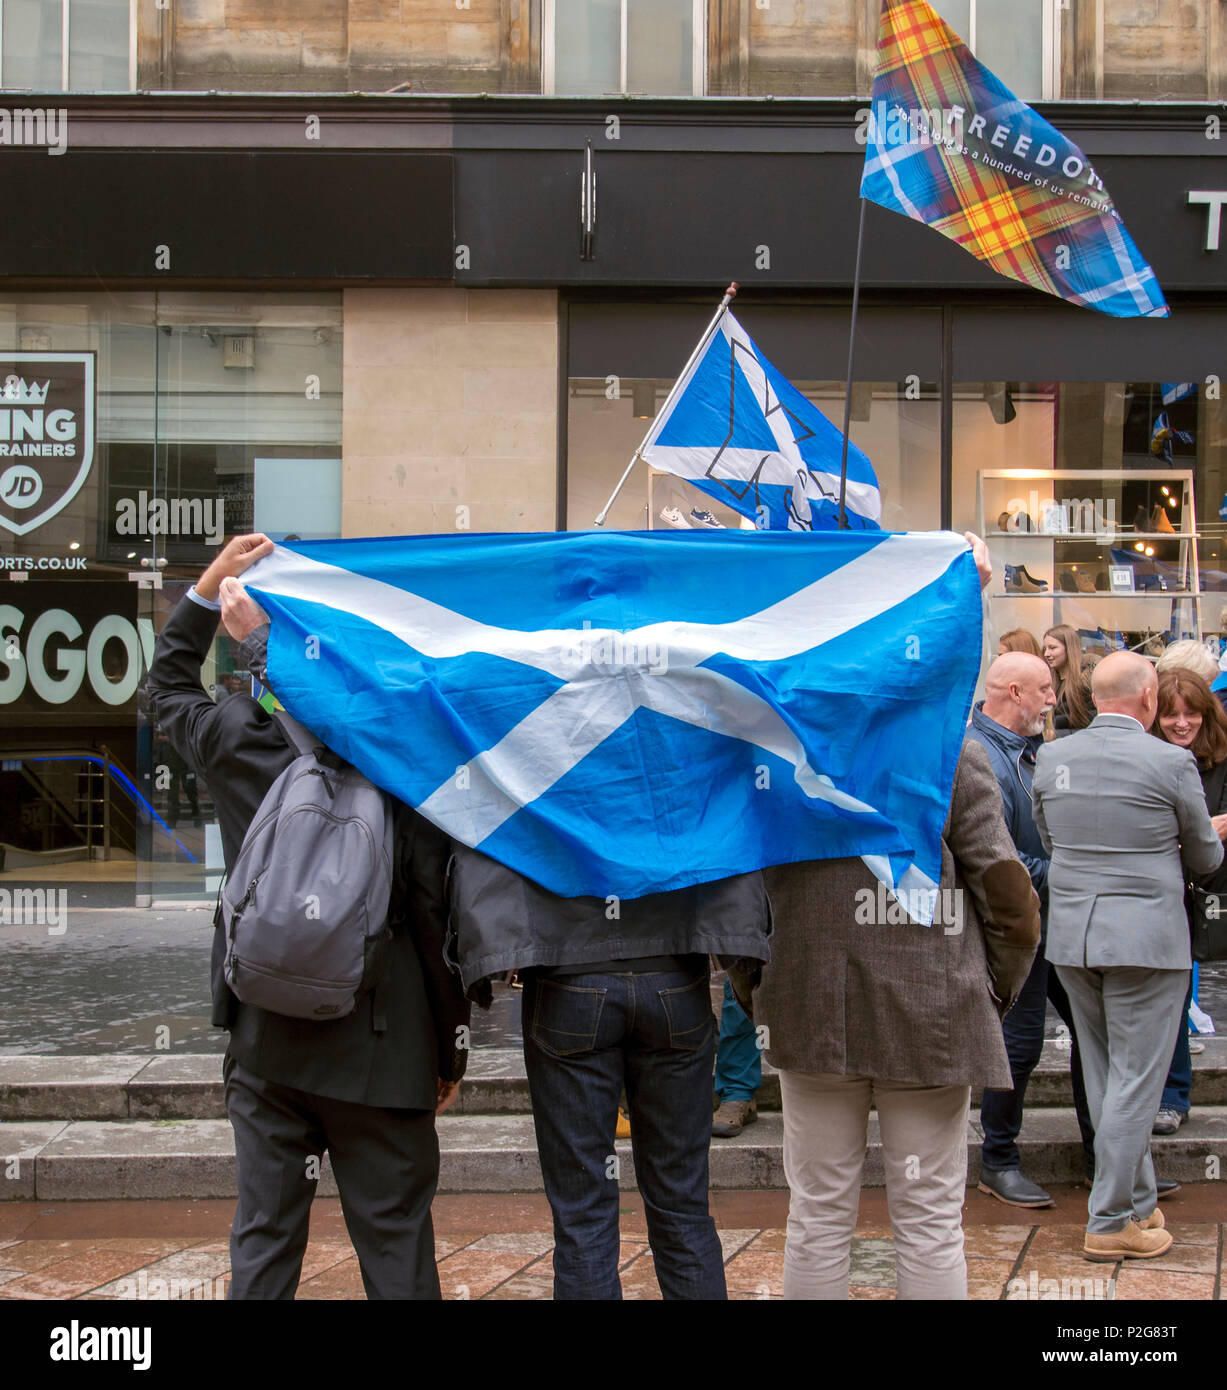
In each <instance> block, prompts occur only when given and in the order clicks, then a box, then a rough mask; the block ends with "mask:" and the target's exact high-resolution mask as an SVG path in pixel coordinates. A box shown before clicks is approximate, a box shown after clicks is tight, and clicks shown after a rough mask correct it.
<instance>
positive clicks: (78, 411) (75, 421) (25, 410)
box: [0, 352, 94, 536]
mask: <svg viewBox="0 0 1227 1390" xmlns="http://www.w3.org/2000/svg"><path fill="white" fill-rule="evenodd" d="M93 462H94V354H93V353H92V352H9V353H3V354H0V526H5V527H7V528H8V529H9V530H10V531H12V532H14V533H15V534H16V535H18V536H24V535H25V534H26V533H27V532H29V531H33V530H34V529H35V527H38V526H41V525H42V524H43V522H45V521H49V520H50V519H51V518H52V517H53V516H55V515H56V513H57V512H60V511H63V509H64V508H65V507H66V506H67V505H68V504H69V503H70V502H71V501H72V499H73V498H74V497H75V496H76V495H77V493H78V492H80V491H81V488H82V486H83V484H84V483H85V480H86V478H87V477H88V476H89V471H90V468H91V467H92V465H93Z"/></svg>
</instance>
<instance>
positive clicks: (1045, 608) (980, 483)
mask: <svg viewBox="0 0 1227 1390" xmlns="http://www.w3.org/2000/svg"><path fill="white" fill-rule="evenodd" d="M976 489H977V497H976V503H977V520H978V521H979V522H980V524H981V526H982V527H983V530H982V531H981V532H980V534H981V535H982V536H984V538H985V540H986V541H987V542H988V545H989V549H990V551H991V552H992V557H993V565H994V571H995V574H994V579H995V582H994V584H993V585H992V586H991V588H990V591H989V599H990V612H991V615H992V623H993V627H994V628H995V629H996V631H998V632H1004V631H1006V630H1008V629H1010V628H1012V627H1024V628H1027V629H1028V630H1029V631H1032V632H1034V633H1035V635H1036V636H1037V637H1038V636H1040V635H1041V634H1042V633H1043V632H1044V631H1046V630H1047V629H1048V628H1050V627H1056V626H1059V625H1063V624H1067V625H1069V626H1071V627H1074V628H1076V629H1077V630H1078V631H1079V632H1080V633H1081V635H1082V641H1083V646H1084V648H1085V649H1086V650H1088V651H1103V650H1114V649H1118V648H1120V647H1122V646H1123V647H1138V646H1142V645H1143V644H1144V643H1147V642H1148V640H1149V639H1150V638H1152V637H1156V636H1158V637H1161V636H1162V635H1164V634H1166V636H1167V637H1168V638H1169V639H1175V638H1178V637H1194V636H1200V633H1201V626H1202V624H1201V611H1200V605H1201V597H1202V595H1201V573H1200V570H1199V567H1198V544H1197V543H1198V541H1199V540H1201V539H1202V537H1201V535H1200V534H1199V533H1198V531H1197V529H1196V512H1195V510H1194V506H1193V475H1192V473H1191V472H1189V471H1181V470H1177V469H1165V470H1162V471H1159V470H1156V471H1153V472H1150V471H1136V472H1135V471H1124V470H1116V471H1109V470H1106V469H1097V470H1090V469H1080V470H1030V469H1028V470H994V469H986V470H983V471H981V472H980V473H979V474H978V475H977V483H976ZM1006 517H1010V518H1013V519H1014V521H1013V523H1012V524H1011V525H1009V526H1007V527H1003V526H1002V525H1000V524H998V523H999V522H1000V521H1002V520H1003V519H1005V518H1006ZM1128 517H1133V518H1134V519H1135V521H1136V522H1137V527H1135V526H1131V525H1128V524H1126V518H1128ZM1159 519H1166V523H1167V525H1168V526H1170V528H1171V529H1170V530H1168V529H1156V522H1157V521H1158V520H1159ZM1016 525H1021V527H1022V529H1021V530H1020V529H1016ZM1138 528H1141V529H1138Z"/></svg>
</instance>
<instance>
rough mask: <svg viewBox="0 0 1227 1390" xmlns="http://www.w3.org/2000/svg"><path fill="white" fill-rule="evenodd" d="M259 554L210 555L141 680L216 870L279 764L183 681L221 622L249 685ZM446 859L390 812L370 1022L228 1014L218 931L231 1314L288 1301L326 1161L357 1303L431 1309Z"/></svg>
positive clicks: (451, 1054)
mask: <svg viewBox="0 0 1227 1390" xmlns="http://www.w3.org/2000/svg"><path fill="white" fill-rule="evenodd" d="M271 549H272V542H271V541H270V540H268V538H267V537H265V536H261V535H250V536H239V537H236V538H235V539H234V540H232V541H231V542H230V543H229V544H228V545H227V546H226V547H225V549H224V550H223V551H222V552H221V553H220V554H219V555H218V557H217V559H216V560H214V562H213V563H212V564H211V565H210V566H209V568H208V569H207V570H206V571H205V573H204V574H203V575H202V576H201V578H200V580H199V581H198V582H197V584H196V585H195V587H194V589H191V590H189V591H188V593H187V595H186V596H185V597H184V598H183V599H182V600H181V602H180V603H179V604H178V606H177V607H176V608H175V610H174V612H173V613H172V614H171V616H170V618H169V619H168V621H167V623H166V626H165V627H164V629H163V630H162V633H161V635H160V636H159V638H158V643H157V648H156V651H155V653H154V660H153V664H152V666H151V668H150V672H149V679H148V691H149V694H150V697H151V700H152V702H153V706H154V710H155V713H156V717H157V720H158V723H159V724H160V726H161V728H162V730H163V731H164V732H165V733H166V735H167V737H168V738H169V740H170V742H171V744H172V745H173V746H174V747H175V748H176V749H177V750H178V752H179V753H180V755H181V756H182V757H183V758H184V759H185V760H186V761H187V763H188V765H189V766H190V767H192V768H193V769H194V770H195V771H196V773H197V774H198V776H199V777H201V778H203V779H204V780H205V781H206V782H207V784H208V787H209V791H210V793H211V795H212V799H213V802H214V805H215V806H216V808H217V818H218V822H219V826H220V830H221V839H222V850H223V854H224V856H225V861H226V865H227V867H229V866H230V865H231V864H233V863H234V860H235V858H236V857H237V855H238V852H239V849H240V847H241V845H242V842H243V837H244V835H245V833H246V831H247V827H248V825H249V824H250V822H251V820H252V817H253V816H254V815H255V813H256V810H257V809H258V807H259V805H260V803H261V801H262V800H263V798H264V795H265V793H266V792H267V791H268V789H269V788H270V787H271V786H272V784H273V782H274V781H275V780H276V778H277V776H278V775H279V774H280V773H281V772H282V771H283V770H284V769H285V768H286V767H288V766H289V764H290V763H291V762H292V761H293V760H294V757H295V754H294V752H293V750H292V749H291V747H290V746H289V744H288V742H287V741H286V738H285V736H284V735H283V734H282V732H281V729H280V726H279V725H278V724H277V723H276V721H275V720H274V719H273V718H272V717H271V716H270V715H269V714H268V713H267V712H266V711H265V710H264V709H263V708H262V707H261V706H260V705H259V704H258V703H257V702H256V701H255V700H253V699H251V698H250V697H249V696H246V695H235V696H231V697H229V698H227V699H223V700H222V701H220V702H219V703H216V704H215V703H214V702H213V700H212V699H211V698H210V697H209V696H208V695H207V694H206V693H205V691H204V689H203V687H202V685H201V679H200V669H201V664H202V663H203V661H204V660H205V658H206V657H207V655H208V653H209V651H210V649H211V648H212V645H213V639H214V637H215V636H216V632H217V622H218V617H219V614H220V615H221V616H222V618H223V620H224V621H225V623H226V627H227V631H228V632H229V633H230V635H231V636H232V637H234V638H236V639H237V640H241V641H242V642H243V654H244V657H245V659H246V660H247V662H248V664H249V665H250V666H251V667H252V669H254V670H257V671H258V672H260V673H261V674H262V670H263V655H262V654H263V647H264V634H266V632H267V626H266V619H265V618H264V615H263V613H262V612H261V610H260V609H259V608H258V607H257V606H256V604H255V603H254V602H253V601H252V600H251V599H249V598H248V597H247V596H246V595H245V593H244V592H243V590H242V588H241V586H239V585H238V584H237V583H236V582H235V581H236V580H237V576H238V575H240V574H242V573H243V572H244V571H245V570H246V569H247V568H248V567H249V566H250V565H252V564H254V563H255V561H256V560H258V559H260V558H261V557H262V556H264V555H266V554H268V552H269V551H270V550H271ZM227 581H229V582H227ZM447 851H448V842H447V840H446V838H445V837H444V836H443V835H442V834H441V833H440V832H438V831H436V830H435V829H434V827H433V826H431V825H429V824H428V823H427V822H425V821H423V820H422V818H421V817H420V816H418V815H416V813H414V812H412V811H410V810H409V809H408V808H407V807H403V806H400V807H398V809H397V821H396V865H395V880H394V884H393V893H392V902H391V905H390V908H389V922H390V924H391V927H392V946H391V949H390V951H389V960H388V965H387V968H386V971H385V974H384V977H383V979H382V981H381V982H380V995H381V1001H382V1008H381V1009H380V1011H379V1012H380V1014H381V1015H382V1017H377V1016H376V1013H375V1010H374V1007H373V1000H372V997H371V995H370V994H367V995H363V996H361V997H360V998H359V999H358V1001H357V1007H356V1008H355V1009H354V1011H353V1013H351V1014H350V1015H348V1016H347V1017H345V1018H341V1019H336V1020H332V1021H329V1022H326V1023H317V1022H313V1021H310V1020H307V1019H297V1018H288V1017H285V1016H283V1015H280V1014H274V1013H269V1012H266V1011H265V1010H263V1009H259V1008H256V1007H255V1006H254V1005H249V1004H243V1003H241V1002H240V1001H239V1000H238V999H237V998H236V997H235V996H234V994H233V993H232V992H231V991H230V989H229V988H228V987H227V985H226V982H225V979H224V976H223V973H222V965H223V959H224V954H225V940H224V936H223V934H222V930H221V926H220V921H219V924H218V926H217V930H216V933H215V936H214V941H213V960H212V986H213V1022H214V1024H216V1025H217V1026H219V1027H223V1028H228V1029H229V1030H230V1045H229V1048H228V1049H227V1052H226V1061H225V1093H226V1110H227V1114H228V1115H229V1117H230V1122H231V1124H232V1125H233V1127H234V1137H235V1153H236V1161H237V1178H238V1189H239V1199H238V1207H237V1209H236V1211H235V1218H234V1225H233V1227H232V1229H231V1236H230V1257H231V1285H230V1296H231V1297H232V1298H258V1299H286V1298H293V1296H294V1292H295V1290H296V1289H297V1287H298V1280H299V1275H300V1272H301V1268H302V1258H303V1253H304V1251H305V1250H306V1245H307V1231H308V1220H309V1215H310V1207H311V1201H312V1198H313V1197H314V1195H315V1187H316V1180H317V1178H318V1174H319V1165H320V1162H321V1161H322V1157H323V1154H324V1151H325V1150H327V1151H328V1152H329V1154H330V1155H331V1158H332V1167H333V1172H334V1174H335V1175H336V1179H337V1187H338V1190H339V1193H340V1197H341V1205H342V1209H343V1210H344V1213H345V1221H346V1225H347V1227H348V1229H349V1233H350V1237H351V1238H352V1240H353V1243H354V1247H355V1249H356V1250H357V1252H358V1259H359V1263H360V1265H361V1268H362V1279H363V1284H364V1286H365V1288H366V1292H367V1296H368V1298H436V1299H437V1298H439V1297H440V1291H439V1279H438V1273H437V1270H436V1268H435V1260H434V1232H433V1228H432V1226H431V1219H430V1204H431V1200H432V1198H433V1196H434V1191H435V1186H436V1183H437V1180H438V1171H439V1147H438V1139H437V1136H436V1134H435V1115H436V1114H438V1113H441V1112H442V1111H443V1110H445V1109H446V1108H447V1106H448V1105H449V1104H451V1102H452V1100H453V1099H454V1097H455V1093H456V1089H457V1085H458V1083H459V1080H460V1077H461V1075H462V1074H463V1072H464V1067H465V1062H466V1061H467V1058H468V1052H467V1023H468V1017H469V1014H468V1006H467V1004H466V1003H465V1002H464V999H463V995H462V992H461V989H460V985H459V981H458V980H457V978H456V977H455V976H454V975H452V974H451V972H450V971H449V970H448V968H447V966H446V964H445V962H444V957H443V941H444V934H445V927H446V922H445V913H444V910H443V873H444V867H445V865H446V862H447Z"/></svg>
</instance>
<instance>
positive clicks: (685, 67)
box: [541, 0, 707, 96]
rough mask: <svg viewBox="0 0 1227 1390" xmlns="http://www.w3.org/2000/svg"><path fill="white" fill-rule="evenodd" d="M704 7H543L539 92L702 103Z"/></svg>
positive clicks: (575, 1) (651, 0)
mask: <svg viewBox="0 0 1227 1390" xmlns="http://www.w3.org/2000/svg"><path fill="white" fill-rule="evenodd" d="M706 8H707V7H706V4H705V3H704V0H544V4H543V8H542V43H541V51H542V87H543V90H544V91H545V92H546V94H547V95H548V94H557V95H559V96H605V95H611V94H634V93H643V94H650V95H655V96H702V95H703V92H704V86H705V77H706V49H705V33H706Z"/></svg>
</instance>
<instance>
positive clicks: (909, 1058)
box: [753, 740, 1040, 1090]
mask: <svg viewBox="0 0 1227 1390" xmlns="http://www.w3.org/2000/svg"><path fill="white" fill-rule="evenodd" d="M763 876H764V879H765V880H766V884H767V892H768V895H769V896H770V899H771V906H772V911H773V914H774V918H775V935H774V937H773V939H772V943H771V952H772V959H771V963H770V964H769V965H767V966H766V967H765V968H764V970H763V975H762V980H761V982H760V984H759V986H758V988H757V989H756V991H755V993H754V1001H753V1003H754V1020H755V1023H756V1024H759V1025H762V1024H765V1025H766V1027H767V1035H766V1037H765V1038H764V1042H765V1047H766V1056H767V1060H768V1061H769V1062H770V1063H771V1065H772V1066H774V1067H777V1068H779V1069H780V1070H784V1071H800V1072H833V1073H836V1074H839V1075H845V1076H871V1077H877V1078H880V1079H882V1080H890V1081H898V1082H910V1083H914V1084H917V1085H922V1086H955V1085H972V1086H977V1085H984V1086H992V1087H995V1088H1000V1089H1005V1090H1008V1089H1009V1088H1010V1086H1011V1079H1010V1068H1009V1063H1008V1061H1007V1058H1006V1052H1005V1045H1004V1042H1003V1040H1002V1034H1001V1018H1000V1014H1001V1013H1003V1012H1004V1011H1005V1008H1006V1007H1008V1006H1009V1005H1010V1004H1012V1003H1013V1002H1014V1000H1015V998H1016V997H1017V995H1018V991H1019V989H1020V988H1021V987H1022V984H1023V982H1024V981H1025V980H1026V978H1027V974H1028V972H1029V971H1030V969H1031V963H1032V960H1033V959H1034V956H1035V948H1036V945H1037V944H1038V942H1039V933H1040V917H1039V899H1038V898H1037V897H1036V895H1035V890H1034V889H1033V888H1032V886H1031V879H1030V876H1029V875H1028V873H1027V870H1026V869H1025V868H1024V867H1023V866H1022V864H1021V862H1020V861H1019V859H1018V856H1017V854H1016V853H1015V851H1014V844H1013V842H1012V840H1011V839H1010V836H1009V832H1008V831H1007V830H1006V827H1005V821H1004V819H1003V816H1002V810H1001V794H1000V792H999V790H998V788H997V781H996V778H995V777H994V776H993V772H992V768H991V767H990V765H989V761H988V756H987V754H986V753H985V751H984V749H983V748H982V747H981V746H980V745H979V744H978V743H976V742H975V741H974V740H968V741H967V742H966V743H964V745H963V749H962V752H961V754H960V756H959V761H958V766H957V769H956V772H955V777H954V789H953V793H952V795H951V802H950V814H949V817H948V819H947V821H946V827H945V830H944V831H943V834H942V873H941V893H940V895H939V900H938V914H937V919H936V921H935V923H934V925H933V926H931V927H921V926H917V925H916V924H915V923H913V922H912V921H910V920H909V919H906V918H903V920H892V919H898V918H900V917H902V914H901V913H899V912H898V911H897V910H894V911H892V910H891V908H892V904H891V900H890V899H888V898H887V896H886V894H885V890H881V891H879V885H878V881H877V880H876V879H875V878H874V876H873V874H871V873H870V872H869V870H868V869H867V868H866V867H865V865H864V863H863V862H862V861H861V860H859V859H832V860H814V861H810V862H808V863H804V864H786V865H781V866H779V867H776V868H771V869H766V870H764V874H763ZM884 908H885V909H886V910H885V911H884V910H883V909H884ZM883 919H885V920H883Z"/></svg>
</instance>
